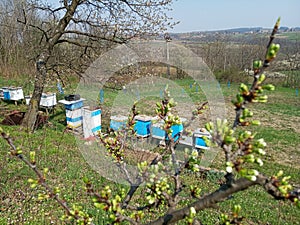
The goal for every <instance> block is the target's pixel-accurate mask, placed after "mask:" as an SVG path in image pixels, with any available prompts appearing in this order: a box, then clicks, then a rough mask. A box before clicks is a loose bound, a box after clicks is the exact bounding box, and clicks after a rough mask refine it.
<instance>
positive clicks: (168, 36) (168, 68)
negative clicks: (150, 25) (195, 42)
mask: <svg viewBox="0 0 300 225" xmlns="http://www.w3.org/2000/svg"><path fill="white" fill-rule="evenodd" d="M164 38H165V40H166V45H167V77H168V79H170V76H171V75H170V64H169V60H170V52H169V42H170V41H171V40H172V38H171V37H170V35H169V34H168V33H165V35H164Z"/></svg>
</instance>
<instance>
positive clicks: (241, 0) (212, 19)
mask: <svg viewBox="0 0 300 225" xmlns="http://www.w3.org/2000/svg"><path fill="white" fill-rule="evenodd" d="M172 8H173V11H171V12H170V13H169V15H170V16H171V17H173V18H174V20H175V21H180V24H178V25H177V26H176V27H175V29H174V30H172V31H170V32H187V31H206V30H219V29H226V28H239V27H266V28H267V27H269V28H270V27H273V24H274V23H275V21H276V20H277V18H278V17H279V16H280V17H281V26H288V27H296V26H299V27H300V0H177V1H174V3H173V6H172Z"/></svg>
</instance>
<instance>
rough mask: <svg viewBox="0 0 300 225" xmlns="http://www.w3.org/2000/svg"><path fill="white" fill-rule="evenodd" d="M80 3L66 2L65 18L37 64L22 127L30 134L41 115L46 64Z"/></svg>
mask: <svg viewBox="0 0 300 225" xmlns="http://www.w3.org/2000/svg"><path fill="white" fill-rule="evenodd" d="M79 2H80V1H79V0H72V1H71V2H70V5H67V3H68V1H64V4H65V7H66V9H67V10H66V12H65V14H64V16H63V17H62V18H61V19H60V20H59V22H58V24H57V26H56V28H55V29H54V30H53V32H52V33H51V34H50V35H49V36H48V41H47V42H46V44H45V46H44V48H43V50H42V52H41V54H40V55H39V57H38V60H37V62H36V70H37V73H36V77H35V83H34V90H33V94H32V98H31V100H30V104H29V107H28V111H27V112H26V114H25V117H24V119H23V122H22V127H24V128H25V129H27V131H28V132H33V131H34V129H35V128H36V127H35V124H36V120H37V116H38V113H39V105H40V100H41V96H42V93H43V90H44V84H45V82H46V75H47V69H46V64H47V62H48V60H49V57H50V56H51V53H52V50H53V48H54V47H55V45H56V44H58V41H59V39H60V38H61V36H62V35H63V34H64V32H65V30H66V28H67V26H68V24H69V23H70V20H71V19H72V17H73V15H74V13H75V12H76V8H77V6H78V5H79Z"/></svg>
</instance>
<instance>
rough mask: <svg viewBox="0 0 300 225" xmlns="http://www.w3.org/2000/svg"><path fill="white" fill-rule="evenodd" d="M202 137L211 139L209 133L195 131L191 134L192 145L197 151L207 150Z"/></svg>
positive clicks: (201, 130)
mask: <svg viewBox="0 0 300 225" xmlns="http://www.w3.org/2000/svg"><path fill="white" fill-rule="evenodd" d="M204 137H207V138H211V135H210V133H208V132H207V131H206V130H203V129H197V130H196V131H195V132H194V134H193V145H194V147H195V148H197V149H209V147H208V146H207V144H206V142H205V140H204Z"/></svg>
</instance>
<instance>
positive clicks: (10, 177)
mask: <svg viewBox="0 0 300 225" xmlns="http://www.w3.org/2000/svg"><path fill="white" fill-rule="evenodd" d="M176 83H177V84H178V85H180V86H181V88H183V89H184V90H185V92H186V93H188V94H189V95H190V96H191V98H192V100H193V101H194V102H198V101H199V102H203V101H205V96H204V95H203V93H202V92H201V90H199V89H196V86H195V85H193V86H192V87H190V84H191V83H192V81H191V80H189V79H186V80H177V81H176ZM1 85H3V86H4V85H6V84H5V83H1ZM237 89H238V85H237V84H234V83H233V84H231V86H230V87H228V86H227V83H224V84H221V90H222V93H223V95H224V99H225V102H226V110H227V111H226V113H227V115H228V118H229V121H232V118H233V113H234V109H233V106H232V105H231V103H230V100H231V99H233V98H234V96H235V94H236V93H237ZM180 91H181V90H180ZM117 94H118V92H116V91H112V90H105V102H104V105H102V111H103V117H104V118H103V125H104V126H107V124H108V120H109V119H108V116H109V107H110V106H111V103H110V102H111V101H112V100H113V99H114V97H115V96H116V95H117ZM268 96H269V102H268V103H265V104H255V105H250V106H249V108H251V110H253V112H254V118H255V119H259V120H260V121H261V122H262V126H260V127H255V129H254V128H250V129H252V130H253V132H257V137H259V138H260V137H263V138H264V139H265V140H266V141H267V144H268V147H267V155H266V156H265V158H264V162H265V164H264V166H263V167H262V168H260V171H262V172H263V173H265V174H268V175H272V174H276V173H277V172H278V171H279V170H283V171H284V173H286V174H289V175H290V176H291V183H292V184H294V185H295V186H297V187H298V188H299V187H300V138H299V137H300V96H296V94H295V90H294V89H291V88H283V87H278V88H277V89H276V90H275V91H274V92H270V93H268ZM59 97H62V96H59ZM150 102H151V103H153V102H152V101H150ZM139 104H140V107H142V108H144V107H145V108H148V111H149V106H148V107H147V106H145V102H140V103H139ZM154 105H155V104H154V103H153V104H152V105H151V106H150V107H153V106H154ZM16 109H17V110H25V109H26V106H25V105H24V104H23V103H21V104H19V105H15V104H14V103H10V102H3V101H1V102H0V119H1V120H2V119H3V118H4V115H5V114H6V113H7V112H9V111H11V110H16ZM148 111H147V110H145V112H148ZM149 112H151V110H150V111H149ZM0 126H1V127H2V128H3V129H4V131H5V132H7V133H9V134H10V136H11V137H12V139H13V142H14V143H15V145H16V146H19V147H20V148H21V149H22V150H23V153H24V155H26V156H29V152H30V151H31V150H35V151H36V154H37V166H38V167H39V168H45V167H46V168H49V171H50V172H49V174H48V177H47V179H48V183H49V185H50V186H52V187H59V188H60V190H61V192H60V196H61V197H62V198H63V199H64V200H66V201H67V202H68V203H69V204H70V205H72V204H75V205H81V206H82V207H83V208H84V209H86V210H87V211H88V212H89V213H90V214H91V215H92V216H93V217H94V222H95V223H96V224H106V222H105V221H106V219H107V218H106V214H105V213H103V212H102V211H99V210H97V209H95V208H94V207H93V204H92V201H91V199H90V198H89V197H88V196H87V194H86V192H85V188H84V183H83V181H82V178H83V177H89V178H90V179H91V180H92V182H93V184H94V185H95V188H96V189H99V190H100V189H101V187H103V186H104V185H111V186H112V187H113V190H114V191H116V192H117V191H118V190H120V189H121V188H123V186H121V185H119V184H115V183H113V182H111V181H108V180H106V179H105V178H102V177H101V176H100V175H99V174H98V173H97V172H95V171H94V170H92V169H91V167H90V166H89V165H88V163H87V162H86V161H85V160H84V158H83V157H82V155H81V153H80V151H79V149H78V145H77V142H76V139H75V138H74V135H73V134H72V133H70V132H68V131H66V130H65V116H64V109H63V107H62V106H60V105H58V106H57V108H56V110H55V111H54V112H53V113H52V114H50V119H49V123H48V124H46V125H45V126H44V127H43V128H41V129H39V130H37V131H36V132H35V133H34V134H30V135H29V134H27V133H24V132H23V131H21V130H20V128H19V127H18V126H2V125H0ZM8 152H9V146H8V145H7V143H6V142H5V141H4V140H3V139H0V190H1V191H0V224H62V222H61V220H60V217H61V216H62V215H63V213H64V211H63V210H62V209H61V208H60V207H59V206H58V204H57V203H56V202H55V201H53V200H52V199H48V200H43V201H41V200H39V199H38V195H39V194H42V193H44V190H43V188H41V187H37V188H34V189H32V188H30V185H29V183H28V182H27V180H28V179H29V178H35V177H34V173H33V172H32V171H31V170H30V169H29V168H28V167H26V166H25V165H24V164H23V163H22V162H20V161H19V160H18V159H16V158H14V157H12V156H10V155H9V154H8ZM222 159H223V157H222V154H221V153H220V154H219V155H218V156H217V157H216V158H215V160H214V162H213V165H212V167H214V166H215V167H216V168H218V169H224V167H225V166H224V163H223V161H222ZM218 179H219V177H218V175H214V174H212V175H211V176H207V177H202V176H198V175H197V174H189V175H188V176H186V177H185V178H184V180H185V182H186V184H191V183H193V182H197V184H198V185H199V186H200V187H201V189H202V190H203V194H204V193H205V192H206V191H209V190H210V191H211V190H213V189H216V188H218V183H217V181H218ZM125 188H126V187H125ZM181 204H186V202H182V203H181ZM234 204H240V205H241V206H242V212H241V215H242V216H245V217H246V219H245V220H244V224H272V225H274V224H280V225H281V224H291V225H292V224H293V225H294V224H300V222H299V221H300V209H298V208H296V207H295V206H293V205H291V204H290V203H288V202H278V201H276V200H274V199H272V197H270V196H269V195H268V194H266V193H265V192H264V191H263V190H262V189H261V188H257V187H253V188H250V189H249V190H246V191H245V192H242V193H238V194H236V195H234V196H232V198H231V199H229V200H228V201H226V202H224V203H221V204H219V207H216V208H214V209H207V210H204V211H203V212H200V213H199V215H198V217H199V219H200V221H201V222H202V223H203V224H217V223H218V222H219V216H220V213H222V212H227V213H229V212H230V211H231V208H232V206H233V205H234ZM180 224H184V222H182V223H180Z"/></svg>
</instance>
